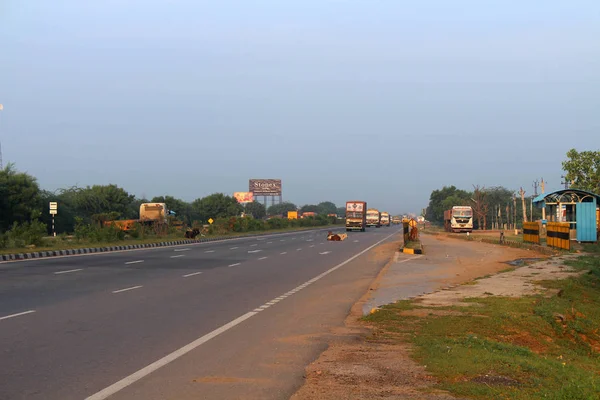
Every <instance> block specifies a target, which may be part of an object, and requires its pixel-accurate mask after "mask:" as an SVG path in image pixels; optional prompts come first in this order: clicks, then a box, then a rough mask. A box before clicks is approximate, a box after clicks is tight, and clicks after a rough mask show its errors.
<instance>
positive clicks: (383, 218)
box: [381, 211, 391, 226]
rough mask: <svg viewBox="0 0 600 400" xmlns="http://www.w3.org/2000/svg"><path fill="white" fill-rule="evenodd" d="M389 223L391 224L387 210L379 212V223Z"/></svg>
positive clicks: (387, 224)
mask: <svg viewBox="0 0 600 400" xmlns="http://www.w3.org/2000/svg"><path fill="white" fill-rule="evenodd" d="M390 224H391V220H390V213H389V212H387V211H382V212H381V225H383V226H390Z"/></svg>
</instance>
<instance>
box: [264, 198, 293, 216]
mask: <svg viewBox="0 0 600 400" xmlns="http://www.w3.org/2000/svg"><path fill="white" fill-rule="evenodd" d="M297 210H298V207H297V206H296V205H295V204H294V203H290V202H287V201H286V202H283V203H280V204H273V205H272V206H271V207H269V208H268V210H267V214H269V215H287V213H288V211H297Z"/></svg>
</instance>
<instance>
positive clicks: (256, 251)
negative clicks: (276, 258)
mask: <svg viewBox="0 0 600 400" xmlns="http://www.w3.org/2000/svg"><path fill="white" fill-rule="evenodd" d="M261 251H262V250H248V253H260V252H261Z"/></svg>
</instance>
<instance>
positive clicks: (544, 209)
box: [540, 178, 546, 220]
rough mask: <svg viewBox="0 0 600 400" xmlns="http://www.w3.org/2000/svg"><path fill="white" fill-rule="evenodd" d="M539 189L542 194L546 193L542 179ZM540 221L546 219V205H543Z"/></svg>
mask: <svg viewBox="0 0 600 400" xmlns="http://www.w3.org/2000/svg"><path fill="white" fill-rule="evenodd" d="M540 187H541V189H542V194H544V193H545V192H546V190H545V189H546V182H544V178H542V183H540ZM542 219H543V220H545V219H546V203H544V207H543V208H542Z"/></svg>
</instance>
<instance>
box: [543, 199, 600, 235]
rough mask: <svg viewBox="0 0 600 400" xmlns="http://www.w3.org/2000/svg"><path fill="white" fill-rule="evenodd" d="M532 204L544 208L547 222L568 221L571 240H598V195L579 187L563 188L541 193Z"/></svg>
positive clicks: (599, 212) (599, 200)
mask: <svg viewBox="0 0 600 400" xmlns="http://www.w3.org/2000/svg"><path fill="white" fill-rule="evenodd" d="M533 204H535V206H536V207H539V208H545V209H546V217H547V221H548V222H568V223H569V224H570V225H571V231H570V238H571V240H577V241H578V242H596V241H597V240H598V227H599V225H600V221H599V218H600V210H599V208H598V207H599V205H600V195H598V194H596V193H592V192H588V191H585V190H579V189H563V190H557V191H555V192H552V193H544V194H541V195H539V196H537V197H536V198H535V199H534V200H533Z"/></svg>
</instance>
